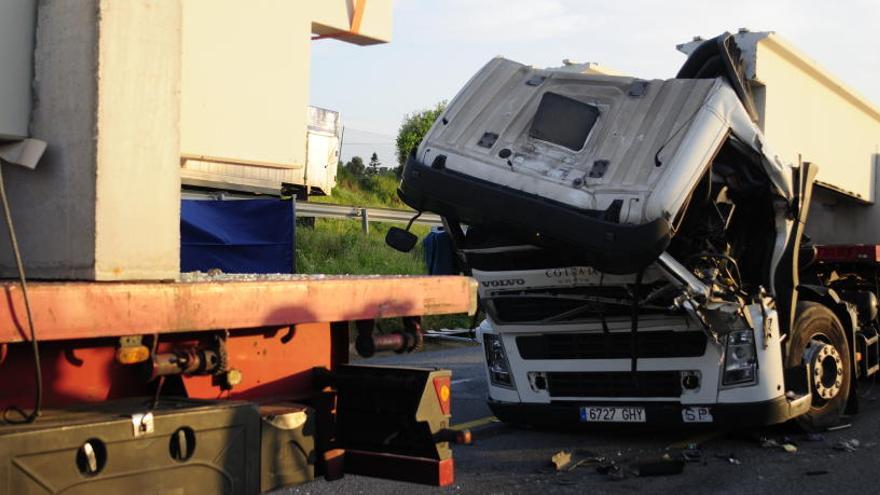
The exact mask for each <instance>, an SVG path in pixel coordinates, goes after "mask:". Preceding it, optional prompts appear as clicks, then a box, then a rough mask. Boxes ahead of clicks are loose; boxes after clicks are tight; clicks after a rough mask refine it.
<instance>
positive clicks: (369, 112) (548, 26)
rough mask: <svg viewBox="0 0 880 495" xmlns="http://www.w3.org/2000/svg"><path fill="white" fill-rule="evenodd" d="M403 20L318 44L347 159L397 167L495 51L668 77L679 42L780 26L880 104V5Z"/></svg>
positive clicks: (477, 13)
mask: <svg viewBox="0 0 880 495" xmlns="http://www.w3.org/2000/svg"><path fill="white" fill-rule="evenodd" d="M367 8H369V4H368V5H367ZM393 16H394V30H393V34H392V41H391V43H388V44H383V45H374V46H367V47H360V46H356V45H352V44H348V43H344V42H341V41H338V40H320V41H314V42H312V67H311V86H310V87H311V103H312V104H313V105H317V106H320V107H324V108H329V109H333V110H337V111H339V112H341V114H342V120H343V124H344V125H345V135H344V138H343V145H342V159H343V160H346V161H347V160H348V159H350V157H351V156H352V155H360V156H362V157H364V159H365V161H367V160H368V159H369V156H370V154H372V152H373V151H375V152H376V153H377V154H378V155H379V160H380V161H381V162H382V163H383V165H386V166H394V165H396V157H395V156H394V145H393V142H394V137H395V136H396V134H397V129H398V128H399V126H400V123H401V121H402V119H403V117H404V116H405V115H406V114H407V113H411V112H414V111H418V110H422V109H425V108H429V107H432V106H433V105H434V104H436V103H437V102H439V101H441V100H449V99H451V98H452V97H453V96H455V94H456V93H457V92H458V90H459V89H460V88H461V87H462V86H463V85H464V84H465V83H466V82H467V80H468V79H469V78H470V77H471V76H472V75H473V74H474V73H476V72H477V71H478V70H479V69H480V67H482V66H483V65H484V64H485V63H486V62H488V61H489V60H490V59H491V58H492V57H494V56H497V55H502V56H504V57H507V58H510V59H513V60H516V61H518V62H522V63H524V64H528V65H534V66H539V67H548V66H559V65H561V64H562V60H563V59H570V60H572V61H577V62H588V61H589V62H596V63H599V64H601V65H604V66H606V67H609V68H612V69H614V70H617V71H620V72H623V73H626V74H629V75H633V76H637V77H642V78H669V77H673V76H674V75H675V73H676V72H677V71H678V68H679V66H680V65H681V64H682V62H683V61H684V58H685V57H684V55H683V54H681V53H679V52H678V51H677V50H676V49H675V45H677V44H679V43H682V42H685V41H689V40H691V39H692V38H693V37H694V36H702V37H704V38H711V37H713V36H716V35H718V34H720V33H722V32H724V31H731V32H735V31H736V30H737V29H739V28H748V29H750V30H752V31H775V32H776V33H777V34H779V35H781V36H782V37H784V38H785V39H787V40H788V41H790V42H791V43H792V44H793V45H794V46H796V47H798V48H799V49H800V50H801V51H802V52H804V53H805V54H807V55H809V56H810V57H811V58H812V59H813V60H814V61H816V62H818V63H819V65H821V66H823V67H825V68H826V69H828V70H829V71H830V72H831V73H833V74H835V75H836V76H837V77H838V78H839V79H840V80H842V81H843V82H844V83H846V84H847V85H849V86H850V87H851V88H853V89H855V90H856V91H857V92H858V93H861V94H862V95H864V96H865V97H867V99H868V100H870V101H871V102H873V103H874V104H875V105H880V31H878V28H880V0H738V1H736V2H731V1H729V0H727V1H719V0H702V1H699V0H619V1H609V0H603V1H595V0H395V2H394V12H393Z"/></svg>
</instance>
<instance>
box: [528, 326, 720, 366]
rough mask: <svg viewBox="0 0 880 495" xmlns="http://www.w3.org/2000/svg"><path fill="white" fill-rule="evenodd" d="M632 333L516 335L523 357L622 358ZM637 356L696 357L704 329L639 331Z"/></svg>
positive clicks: (703, 349)
mask: <svg viewBox="0 0 880 495" xmlns="http://www.w3.org/2000/svg"><path fill="white" fill-rule="evenodd" d="M631 338H632V337H631V334H630V333H629V332H614V333H604V332H603V333H554V334H542V335H525V336H522V337H517V338H516V347H517V350H519V355H520V357H522V358H523V359H625V358H630V357H632V349H631V340H630V339H631ZM637 346H638V347H637V349H636V356H637V357H639V358H666V357H699V356H702V355H703V354H705V352H706V334H704V333H703V332H673V331H666V330H663V331H656V332H639V336H638V340H637Z"/></svg>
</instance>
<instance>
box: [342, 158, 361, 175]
mask: <svg viewBox="0 0 880 495" xmlns="http://www.w3.org/2000/svg"><path fill="white" fill-rule="evenodd" d="M365 169H366V167H364V159H363V158H361V157H359V156H353V157H351V160H349V161H348V163H346V164H345V170H346V171H348V173H350V174H351V175H352V176H353V177H354V178H356V179H359V178H361V177H363V176H364V171H365Z"/></svg>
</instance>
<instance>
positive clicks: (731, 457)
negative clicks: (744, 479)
mask: <svg viewBox="0 0 880 495" xmlns="http://www.w3.org/2000/svg"><path fill="white" fill-rule="evenodd" d="M715 457H717V458H719V459H722V460H725V461H727V462H728V463H730V464H736V465H739V464H742V461H741V460H739V458H738V457H737V456H736V455H734V454H715Z"/></svg>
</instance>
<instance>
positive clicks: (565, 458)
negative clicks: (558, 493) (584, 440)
mask: <svg viewBox="0 0 880 495" xmlns="http://www.w3.org/2000/svg"><path fill="white" fill-rule="evenodd" d="M550 462H552V463H553V466H555V467H556V470H557V471H562V470H563V469H565V468H566V467H567V466H568V465H569V464H571V452H566V451H564V450H560V451H559V452H557V453H555V454H553V457H551V458H550Z"/></svg>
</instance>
